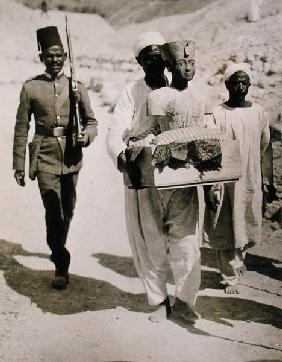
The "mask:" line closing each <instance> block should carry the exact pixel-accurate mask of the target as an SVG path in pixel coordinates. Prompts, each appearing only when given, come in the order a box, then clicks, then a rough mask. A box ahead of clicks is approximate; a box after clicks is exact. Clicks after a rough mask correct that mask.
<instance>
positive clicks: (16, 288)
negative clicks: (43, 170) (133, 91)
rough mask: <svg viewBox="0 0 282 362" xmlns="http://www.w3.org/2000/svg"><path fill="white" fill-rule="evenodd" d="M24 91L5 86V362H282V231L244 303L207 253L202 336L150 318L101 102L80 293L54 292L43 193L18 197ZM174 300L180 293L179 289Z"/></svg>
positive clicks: (84, 181) (244, 292) (85, 187)
mask: <svg viewBox="0 0 282 362" xmlns="http://www.w3.org/2000/svg"><path fill="white" fill-rule="evenodd" d="M18 90H19V88H18V86H10V87H5V88H4V87H0V96H1V99H5V100H6V104H7V105H9V107H7V108H5V111H4V117H3V121H1V125H3V127H2V132H1V136H0V137H1V146H0V148H1V153H0V154H1V156H0V158H1V165H3V168H2V172H1V178H2V177H3V178H2V179H3V180H4V183H2V182H1V190H0V192H1V194H0V198H1V220H0V225H1V235H0V237H1V239H2V240H1V241H0V270H1V278H0V288H1V294H0V306H1V309H0V331H1V332H0V343H1V349H0V351H1V352H0V360H1V361H3V362H12V361H13V362H14V361H27V362H38V361H54V362H66V361H68V362H70V361H71V362H72V361H73V362H76V361H78V360H81V361H85V362H88V361H89V362H90V361H91V362H93V361H95V362H96V361H97V362H99V361H134V362H137V361H138V362H145V361H156V362H162V361H167V362H168V361H173V362H178V361H179V362H180V361H182V362H189V361H191V362H197V361H210V362H212V361H234V362H235V361H236V362H238V361H259V360H260V361H271V360H282V345H281V337H282V333H281V329H279V328H281V326H282V310H281V295H282V290H281V279H282V278H281V264H282V248H281V242H280V240H281V229H280V230H273V224H269V223H268V224H266V225H265V228H264V239H265V241H264V244H263V249H259V248H258V250H257V251H256V253H254V254H253V255H250V256H249V258H248V265H249V272H248V274H247V277H246V278H244V280H242V283H241V286H240V290H241V294H240V296H235V297H233V296H226V295H224V293H223V291H222V290H220V289H219V283H218V279H219V274H218V273H217V270H216V269H215V268H214V267H215V260H214V255H213V253H212V251H211V250H209V249H203V250H202V265H203V268H202V269H203V270H202V287H201V292H200V296H199V299H198V309H199V311H200V312H201V314H202V320H200V321H199V322H198V323H197V325H196V326H195V327H191V326H180V325H177V324H175V323H174V322H172V321H167V322H164V323H162V324H158V325H154V324H152V323H151V322H149V321H148V320H147V315H146V314H147V312H148V311H149V308H148V307H147V303H146V297H145V295H144V293H143V290H142V286H141V284H140V282H139V280H138V279H137V277H136V273H135V269H134V266H133V261H132V258H131V257H130V250H129V246H128V240H127V236H126V232H125V225H124V216H123V190H122V179H121V177H120V175H119V174H118V173H117V172H115V170H114V168H113V167H112V164H111V161H110V159H109V158H108V156H107V154H106V151H105V132H106V129H107V120H108V118H109V117H110V114H109V113H108V112H107V109H106V108H103V107H101V106H100V105H99V101H98V100H97V99H94V97H93V96H92V103H93V106H94V108H95V110H96V114H97V117H98V119H99V120H100V132H99V137H98V139H97V142H96V143H95V145H93V146H92V147H91V148H89V149H88V150H86V152H85V164H84V170H83V171H82V172H81V175H80V180H79V187H78V205H77V208H76V213H75V218H74V220H73V224H72V227H71V231H70V236H69V242H68V245H69V247H70V250H71V253H72V256H73V257H72V265H71V274H72V275H71V285H70V287H69V288H68V289H67V290H66V291H63V292H61V293H58V292H54V291H52V290H51V289H50V287H49V280H50V277H51V276H52V264H51V262H50V261H49V260H48V253H49V251H48V249H47V247H46V245H45V242H44V237H45V235H44V234H45V231H44V223H43V210H42V206H41V200H40V199H39V195H38V190H37V186H36V183H34V182H30V181H28V183H27V185H26V187H25V189H21V188H19V187H17V186H16V185H15V183H14V181H13V178H12V171H11V169H10V165H11V163H10V161H11V146H12V132H13V122H14V120H13V117H14V113H15V108H14V106H15V105H16V102H17V97H18V95H17V92H18ZM171 291H173V287H171Z"/></svg>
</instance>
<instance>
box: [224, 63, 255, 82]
mask: <svg viewBox="0 0 282 362" xmlns="http://www.w3.org/2000/svg"><path fill="white" fill-rule="evenodd" d="M240 70H241V71H243V72H245V73H246V74H247V75H248V76H249V78H250V81H251V80H252V71H251V68H250V66H249V64H248V63H232V64H229V65H228V66H227V68H226V70H225V74H224V80H225V82H226V81H228V80H229V78H230V77H231V76H232V75H233V74H235V73H236V72H239V71H240Z"/></svg>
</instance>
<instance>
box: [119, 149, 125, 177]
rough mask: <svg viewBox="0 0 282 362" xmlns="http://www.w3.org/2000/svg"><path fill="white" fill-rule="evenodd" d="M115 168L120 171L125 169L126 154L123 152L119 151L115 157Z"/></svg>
mask: <svg viewBox="0 0 282 362" xmlns="http://www.w3.org/2000/svg"><path fill="white" fill-rule="evenodd" d="M117 168H118V170H119V171H120V172H124V171H126V156H125V152H121V153H120V154H119V155H118V158H117Z"/></svg>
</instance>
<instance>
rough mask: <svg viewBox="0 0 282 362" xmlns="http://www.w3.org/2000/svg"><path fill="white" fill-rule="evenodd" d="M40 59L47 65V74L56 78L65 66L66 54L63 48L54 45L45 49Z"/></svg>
mask: <svg viewBox="0 0 282 362" xmlns="http://www.w3.org/2000/svg"><path fill="white" fill-rule="evenodd" d="M40 59H41V61H42V62H43V63H44V64H45V67H46V72H47V73H49V74H50V75H51V76H54V77H56V76H57V75H58V74H59V73H60V71H61V70H62V68H63V66H64V62H65V60H66V53H64V49H63V47H62V46H60V45H54V46H51V47H49V48H47V49H44V50H43V52H42V54H41V56H40Z"/></svg>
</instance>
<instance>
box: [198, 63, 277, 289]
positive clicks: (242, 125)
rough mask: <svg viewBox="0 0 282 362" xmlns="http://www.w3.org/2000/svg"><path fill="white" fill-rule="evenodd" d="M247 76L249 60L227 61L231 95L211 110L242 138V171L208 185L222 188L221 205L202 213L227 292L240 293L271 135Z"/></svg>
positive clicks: (257, 229)
mask: <svg viewBox="0 0 282 362" xmlns="http://www.w3.org/2000/svg"><path fill="white" fill-rule="evenodd" d="M251 77H252V75H251V71H250V68H249V67H248V65H247V64H245V63H240V64H232V65H231V66H229V67H228V68H227V69H226V74H225V84H226V88H227V90H228V92H229V99H228V101H226V102H224V103H222V104H220V105H218V106H217V107H216V108H215V110H214V118H215V122H216V125H217V126H218V127H219V128H220V129H221V130H222V131H223V133H224V134H225V135H226V137H227V138H230V139H233V140H239V141H240V154H241V170H242V177H241V178H240V180H239V181H237V182H235V183H226V184H224V185H217V186H215V187H214V188H213V190H211V192H213V191H215V190H220V189H221V197H220V205H219V207H218V209H217V211H212V210H210V209H207V210H206V215H205V230H206V232H207V234H206V236H207V237H208V239H209V241H210V244H211V246H213V247H214V248H215V249H216V252H217V261H218V267H219V270H220V272H221V275H222V278H223V280H222V284H223V285H224V286H225V291H226V292H227V293H238V288H237V284H238V280H239V277H240V275H242V273H243V272H244V271H245V266H244V258H243V256H244V251H245V250H246V249H247V248H248V247H251V246H254V245H255V244H256V243H259V242H260V240H261V226H262V176H261V174H262V168H261V160H262V158H263V156H264V154H265V150H266V148H267V146H268V144H269V141H270V131H269V122H268V118H267V117H266V114H265V112H264V109H263V107H262V106H260V105H259V104H257V103H252V102H250V101H248V100H246V99H245V97H246V95H247V94H248V89H249V87H250V85H251ZM270 158H271V157H270ZM265 169H268V171H270V172H269V174H266V173H265V174H264V175H263V182H264V183H265V184H266V185H267V186H266V188H268V189H269V190H273V177H272V167H268V168H265ZM210 196H211V195H210Z"/></svg>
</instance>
